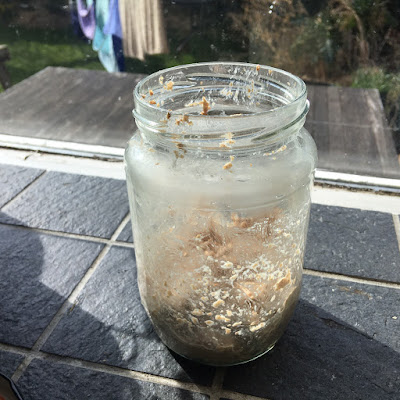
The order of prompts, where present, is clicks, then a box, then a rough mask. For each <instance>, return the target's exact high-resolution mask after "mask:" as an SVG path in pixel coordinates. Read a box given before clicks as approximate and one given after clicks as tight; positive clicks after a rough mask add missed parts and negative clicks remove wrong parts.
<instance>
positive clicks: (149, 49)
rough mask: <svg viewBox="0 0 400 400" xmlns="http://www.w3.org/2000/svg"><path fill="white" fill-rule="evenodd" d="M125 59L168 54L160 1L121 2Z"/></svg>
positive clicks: (136, 0)
mask: <svg viewBox="0 0 400 400" xmlns="http://www.w3.org/2000/svg"><path fill="white" fill-rule="evenodd" d="M119 11H120V18H121V26H122V36H123V48H124V54H125V57H132V58H139V59H141V60H144V57H145V55H146V54H160V53H166V52H168V45H167V39H166V32H165V27H164V18H163V13H162V9H161V1H160V0H135V1H132V0H119Z"/></svg>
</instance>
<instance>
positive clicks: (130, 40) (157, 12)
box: [70, 0, 168, 72]
mask: <svg viewBox="0 0 400 400" xmlns="http://www.w3.org/2000/svg"><path fill="white" fill-rule="evenodd" d="M71 3H72V0H71V1H70V5H71ZM75 6H76V7H75V10H76V14H77V19H78V21H79V26H80V28H81V30H82V33H83V34H84V36H85V37H86V38H87V39H89V40H91V41H92V46H93V49H94V50H95V51H97V52H98V54H99V59H100V61H101V63H102V64H103V66H104V68H105V69H106V70H107V71H109V72H117V71H123V70H124V69H125V66H124V64H125V62H124V57H130V58H139V59H141V60H144V58H145V55H146V54H160V53H166V52H168V46H167V39H166V32H165V27H164V20H163V13H162V9H161V4H160V0H135V1H132V0H76V4H75ZM73 7H74V4H73V5H72V8H73ZM74 17H76V16H75V15H74V14H72V18H74Z"/></svg>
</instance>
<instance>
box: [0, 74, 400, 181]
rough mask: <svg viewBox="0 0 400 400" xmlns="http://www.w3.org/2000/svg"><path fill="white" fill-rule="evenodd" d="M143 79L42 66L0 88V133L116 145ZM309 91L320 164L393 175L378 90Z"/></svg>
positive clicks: (128, 128) (397, 171)
mask: <svg viewBox="0 0 400 400" xmlns="http://www.w3.org/2000/svg"><path fill="white" fill-rule="evenodd" d="M142 77H143V75H139V74H126V73H119V74H109V73H107V72H104V71H90V70H77V69H68V68H61V67H57V68H53V67H48V68H46V69H44V70H42V71H40V72H38V73H37V74H35V75H33V76H31V77H30V78H28V79H26V80H24V81H22V82H21V83H19V84H17V85H15V86H13V87H12V88H10V89H8V90H7V91H5V92H4V93H2V94H0V135H2V136H3V137H4V135H10V137H9V140H10V142H12V141H13V137H14V138H15V137H17V138H19V142H20V143H21V140H22V141H23V139H21V137H22V138H26V141H27V142H28V141H29V140H30V139H35V138H40V139H49V140H56V141H62V142H73V143H79V144H85V145H101V146H111V147H114V148H119V149H122V148H124V147H125V144H126V142H127V140H128V139H129V138H130V137H131V135H132V132H133V131H134V129H135V124H134V121H133V117H132V113H131V110H132V107H133V99H132V91H133V88H134V87H135V85H136V84H137V82H138V81H139V80H140V79H141V78H142ZM308 92H309V96H308V97H309V99H310V102H311V109H310V113H309V115H308V118H307V122H306V127H307V128H308V130H309V131H310V133H311V134H312V135H313V137H314V139H315V141H316V143H317V147H318V154H319V161H318V167H319V168H320V169H326V170H331V171H338V172H347V173H353V174H360V175H370V176H381V177H388V178H400V167H399V164H398V162H397V155H396V152H395V147H394V143H393V139H392V133H391V130H390V129H389V128H388V126H387V123H386V120H385V116H384V112H383V107H382V102H381V99H380V96H379V92H378V90H376V89H353V88H341V87H334V86H316V85H308ZM7 139H8V136H7Z"/></svg>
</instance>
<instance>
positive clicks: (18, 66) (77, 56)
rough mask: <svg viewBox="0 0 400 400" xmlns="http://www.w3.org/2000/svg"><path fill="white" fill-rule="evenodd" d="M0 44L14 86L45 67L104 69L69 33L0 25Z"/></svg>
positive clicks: (95, 57) (86, 44) (96, 58)
mask: <svg viewBox="0 0 400 400" xmlns="http://www.w3.org/2000/svg"><path fill="white" fill-rule="evenodd" d="M0 44H7V45H8V48H9V50H10V54H11V60H10V61H8V62H7V63H6V66H7V69H8V71H9V73H10V75H11V83H12V84H13V85H14V84H16V83H18V82H20V81H22V80H23V79H25V78H27V77H28V76H30V75H32V74H34V73H36V72H38V71H40V70H41V69H43V68H45V67H47V66H62V67H69V68H85V69H104V68H103V66H102V65H101V63H100V61H99V60H98V57H97V53H96V52H95V51H93V50H92V47H91V45H90V44H88V43H85V41H83V40H81V39H79V38H77V37H76V36H74V34H73V32H72V31H71V30H57V31H49V30H38V29H29V30H28V29H24V28H20V27H14V28H11V27H6V26H4V25H3V26H1V25H0ZM2 90H3V89H2V87H1V86H0V92H1V91H2Z"/></svg>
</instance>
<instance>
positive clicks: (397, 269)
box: [304, 204, 400, 282]
mask: <svg viewBox="0 0 400 400" xmlns="http://www.w3.org/2000/svg"><path fill="white" fill-rule="evenodd" d="M304 267H305V268H309V269H313V270H319V271H326V272H335V273H339V274H344V275H352V276H358V277H363V278H373V279H378V280H384V281H391V282H400V251H399V245H398V242H397V237H396V232H395V230H394V224H393V218H392V216H391V215H390V214H386V213H380V212H374V211H363V210H357V209H352V208H342V207H331V206H323V205H319V204H313V205H312V208H311V219H310V228H309V232H308V238H307V249H306V256H305V261H304Z"/></svg>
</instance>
